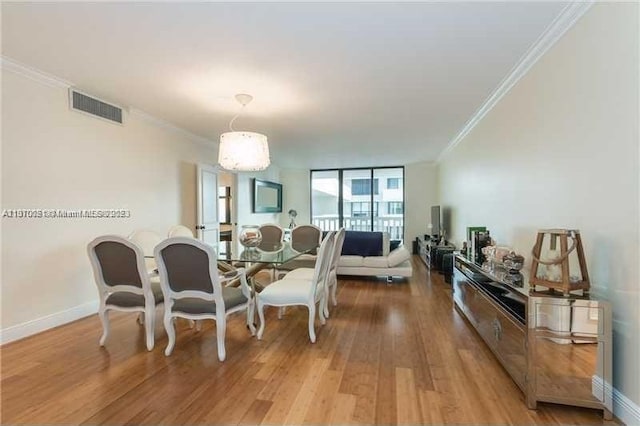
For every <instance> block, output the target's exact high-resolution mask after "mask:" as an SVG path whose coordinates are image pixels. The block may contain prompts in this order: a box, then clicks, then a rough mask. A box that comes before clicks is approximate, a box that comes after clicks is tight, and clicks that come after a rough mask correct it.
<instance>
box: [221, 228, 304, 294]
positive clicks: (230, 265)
mask: <svg viewBox="0 0 640 426" xmlns="http://www.w3.org/2000/svg"><path fill="white" fill-rule="evenodd" d="M217 248H218V250H217V253H218V269H220V270H221V271H223V272H229V271H234V270H235V269H237V266H242V267H244V268H245V273H246V276H247V279H248V280H249V283H250V285H251V287H252V290H253V291H254V293H255V292H256V291H257V292H260V291H261V290H262V285H260V284H259V283H258V282H256V280H255V275H256V274H257V273H258V272H260V271H261V270H263V269H265V268H267V267H274V268H277V267H278V265H282V264H284V263H287V262H289V261H291V260H293V259H295V258H297V257H298V256H301V255H303V254H306V253H309V252H311V251H313V250H314V249H315V248H316V247H309V248H308V249H300V248H299V247H298V250H295V249H294V248H293V247H291V243H290V242H289V241H284V242H279V243H275V244H268V243H264V242H263V243H262V244H260V246H259V247H254V248H247V247H244V246H242V245H241V244H240V242H238V241H237V240H231V241H220V242H219V243H218V247H217ZM239 264H240V265H239Z"/></svg>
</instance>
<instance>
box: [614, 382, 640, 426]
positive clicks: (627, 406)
mask: <svg viewBox="0 0 640 426" xmlns="http://www.w3.org/2000/svg"><path fill="white" fill-rule="evenodd" d="M613 414H614V415H615V416H616V417H617V418H619V419H620V420H622V422H623V423H624V424H625V425H627V426H634V425H640V406H639V405H638V404H636V403H635V402H633V401H631V400H630V399H629V398H627V397H626V396H625V395H624V394H623V393H622V392H620V391H618V389H615V388H614V389H613Z"/></svg>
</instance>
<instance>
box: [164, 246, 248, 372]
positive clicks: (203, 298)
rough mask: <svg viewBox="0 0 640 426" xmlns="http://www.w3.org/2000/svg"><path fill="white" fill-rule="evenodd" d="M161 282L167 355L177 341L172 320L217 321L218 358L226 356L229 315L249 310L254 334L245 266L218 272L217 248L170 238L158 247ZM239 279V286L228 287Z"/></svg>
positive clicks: (222, 358) (222, 359)
mask: <svg viewBox="0 0 640 426" xmlns="http://www.w3.org/2000/svg"><path fill="white" fill-rule="evenodd" d="M155 257H156V261H157V263H158V270H159V272H160V285H161V288H162V293H163V295H164V300H165V310H164V321H163V322H164V328H165V330H166V331H167V336H168V338H169V342H168V344H167V348H166V349H165V352H164V353H165V355H166V356H169V355H171V352H172V351H173V348H174V346H175V341H176V332H175V328H174V322H173V319H174V318H177V317H181V318H186V319H189V320H194V321H198V320H204V319H213V320H215V321H216V337H217V342H218V359H219V360H220V361H224V359H225V358H226V349H225V344H224V341H225V333H226V327H227V316H228V315H230V314H232V313H234V312H240V311H246V312H247V327H249V330H250V331H251V334H252V335H254V334H255V327H254V325H253V309H254V303H253V299H252V297H253V296H252V294H251V289H250V288H249V285H248V283H247V278H246V274H245V270H244V269H243V268H240V269H237V270H235V271H231V272H228V273H226V274H224V275H222V276H220V275H219V272H218V265H217V255H216V251H215V249H214V248H213V247H212V246H210V245H208V244H205V243H203V242H202V241H200V240H196V239H194V238H189V237H174V238H168V239H166V240H164V241H163V242H161V243H160V244H158V245H157V246H156V248H155ZM237 279H239V281H240V287H227V286H225V284H230V283H231V282H233V281H236V280H237Z"/></svg>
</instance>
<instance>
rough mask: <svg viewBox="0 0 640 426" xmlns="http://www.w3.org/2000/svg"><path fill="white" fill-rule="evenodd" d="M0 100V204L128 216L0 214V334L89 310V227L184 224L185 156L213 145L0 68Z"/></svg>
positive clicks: (207, 152)
mask: <svg viewBox="0 0 640 426" xmlns="http://www.w3.org/2000/svg"><path fill="white" fill-rule="evenodd" d="M2 107H3V108H2V209H15V208H41V209H44V208H60V209H89V208H122V209H129V210H130V212H131V217H130V218H128V219H9V218H3V219H2V266H3V268H2V330H3V332H2V339H3V340H5V341H6V340H8V339H11V338H15V337H19V335H20V334H21V333H23V332H28V333H31V332H35V331H40V329H41V328H42V327H43V326H47V325H48V326H51V325H52V324H55V323H56V321H58V322H59V321H60V320H61V321H63V322H64V321H65V320H70V319H75V317H77V316H81V315H82V314H88V313H91V312H92V311H94V309H95V307H97V291H96V288H95V284H94V281H93V277H92V273H91V268H90V264H89V260H88V257H87V254H86V246H87V243H88V242H89V241H91V240H92V239H93V238H95V237H96V236H98V235H102V234H107V233H109V234H121V235H127V234H129V233H130V232H131V231H133V230H134V229H139V228H146V229H152V230H155V231H157V232H158V233H160V234H162V235H166V232H167V230H168V228H169V227H170V226H172V225H175V224H177V223H182V224H184V225H186V226H188V227H190V228H191V229H193V228H194V226H195V220H196V213H195V199H196V190H195V187H196V175H195V164H196V163H198V162H208V163H215V161H216V152H215V150H214V149H212V148H209V147H206V146H204V145H200V144H196V143H193V142H192V141H190V140H189V139H188V138H187V137H186V136H185V135H184V134H181V133H179V132H176V131H174V130H169V129H167V128H163V127H160V126H158V125H156V124H151V123H150V122H149V121H147V120H144V119H142V118H139V117H138V116H135V115H129V116H128V117H127V121H126V124H125V125H124V126H119V125H116V124H112V123H109V122H105V121H102V120H99V119H95V118H93V117H90V116H86V115H83V114H80V113H77V112H73V111H71V110H69V107H68V94H67V90H66V89H65V88H62V87H52V86H47V85H44V84H42V83H41V82H36V81H34V80H31V79H28V78H25V77H24V76H22V75H19V74H16V73H14V72H12V71H7V70H4V69H3V73H2ZM48 316H51V317H48ZM45 317H48V318H45ZM43 318H45V319H43Z"/></svg>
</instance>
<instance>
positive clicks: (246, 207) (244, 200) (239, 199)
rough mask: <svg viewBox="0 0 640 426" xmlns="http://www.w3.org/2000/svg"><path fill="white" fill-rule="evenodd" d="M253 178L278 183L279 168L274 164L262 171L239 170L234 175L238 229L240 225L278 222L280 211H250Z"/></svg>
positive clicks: (251, 208)
mask: <svg viewBox="0 0 640 426" xmlns="http://www.w3.org/2000/svg"><path fill="white" fill-rule="evenodd" d="M254 178H258V179H262V180H268V181H271V182H277V183H280V169H279V168H278V167H277V166H275V165H271V166H269V168H267V170H264V171H262V172H241V173H238V174H237V175H236V183H237V196H236V197H235V203H236V212H237V223H238V231H239V230H240V229H241V227H242V225H260V224H263V223H279V222H280V216H281V215H282V213H252V211H253V207H252V206H253V204H252V197H253V179H254ZM283 192H284V189H283ZM283 198H284V196H283ZM283 204H284V201H283ZM283 211H284V206H283ZM285 215H286V213H285Z"/></svg>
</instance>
